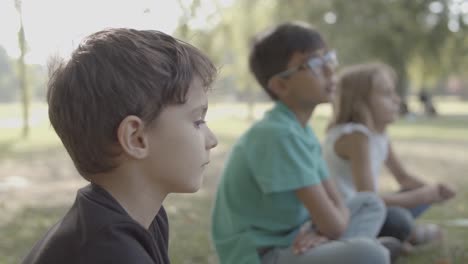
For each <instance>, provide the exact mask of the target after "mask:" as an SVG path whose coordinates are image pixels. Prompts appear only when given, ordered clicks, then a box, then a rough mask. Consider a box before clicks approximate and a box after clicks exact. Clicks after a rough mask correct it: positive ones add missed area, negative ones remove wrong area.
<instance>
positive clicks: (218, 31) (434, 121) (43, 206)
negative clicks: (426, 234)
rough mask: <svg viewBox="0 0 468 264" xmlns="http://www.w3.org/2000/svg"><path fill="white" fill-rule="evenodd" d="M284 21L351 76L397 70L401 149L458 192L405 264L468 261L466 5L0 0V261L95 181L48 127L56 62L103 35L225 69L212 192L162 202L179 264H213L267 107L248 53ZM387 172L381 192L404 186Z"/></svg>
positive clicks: (437, 212)
mask: <svg viewBox="0 0 468 264" xmlns="http://www.w3.org/2000/svg"><path fill="white" fill-rule="evenodd" d="M288 20H303V21H307V22H309V23H311V24H313V25H315V27H316V28H317V29H318V30H319V31H320V32H322V33H323V35H324V37H325V39H326V41H327V42H328V44H329V46H330V47H331V48H334V49H336V51H337V53H338V56H339V60H340V64H341V66H346V65H350V64H354V63H362V62H368V61H382V62H385V63H388V64H390V65H391V66H393V67H394V68H395V70H396V72H397V73H398V75H399V83H398V91H399V93H400V95H401V96H402V98H404V100H403V103H402V107H401V119H400V120H399V121H398V122H397V123H396V124H395V125H393V126H392V127H391V129H390V132H389V133H390V134H391V136H392V137H393V138H394V139H395V142H394V143H395V145H396V151H397V153H398V154H399V155H400V156H401V157H402V159H403V161H404V162H405V164H406V167H408V169H409V170H410V171H412V172H414V173H415V174H417V175H420V176H421V177H422V178H423V179H425V180H426V181H428V182H432V181H444V182H447V183H449V184H452V185H454V186H456V188H457V190H458V196H457V197H456V198H455V199H454V200H451V201H450V202H448V203H446V204H443V205H439V206H435V207H434V208H433V209H432V210H431V211H430V212H429V213H428V214H426V215H425V216H424V217H423V219H421V220H420V221H422V222H429V223H437V224H440V225H443V226H444V227H445V228H446V230H447V235H446V236H445V237H444V240H443V241H442V243H441V244H438V245H432V246H431V245H429V246H427V247H425V248H421V249H419V250H418V252H417V254H413V255H412V256H410V257H406V258H403V259H401V260H400V261H399V263H468V241H466V238H467V237H468V208H467V204H468V191H467V190H468V175H466V174H467V171H468V101H467V100H468V0H438V1H433V0H353V1H348V0H328V1H327V0H307V1H306V0H291V1H286V0H177V1H176V0H172V1H170V0H167V1H163V0H80V1H77V0H22V1H21V0H0V263H1V264H3V263H8V264H9V263H18V262H20V260H21V258H22V257H23V256H24V255H25V254H26V253H27V252H28V250H29V249H30V248H31V247H32V245H33V244H34V242H35V241H36V240H37V239H39V238H40V237H41V236H42V235H43V234H44V232H45V231H46V230H47V229H48V227H50V226H51V225H52V224H54V223H55V222H56V221H57V220H58V219H59V218H60V217H61V216H63V215H64V214H65V212H66V210H67V209H68V207H69V206H70V205H71V203H72V202H73V199H74V197H75V193H76V189H77V188H79V187H81V186H83V185H85V184H86V182H85V181H84V180H82V179H81V178H80V176H79V175H78V173H77V172H76V170H75V169H74V167H73V164H72V162H71V160H70V159H69V157H68V156H67V153H66V151H65V150H64V148H63V147H62V145H61V142H60V140H59V139H58V137H57V136H56V134H55V132H54V131H53V129H52V128H51V126H50V123H49V120H48V116H47V104H46V102H45V94H46V83H47V62H48V59H49V58H50V56H57V55H59V56H65V57H66V56H68V55H69V54H70V52H71V51H72V50H73V48H75V47H76V45H77V44H78V43H79V42H80V40H81V39H82V38H83V37H84V36H86V35H88V34H90V33H92V32H95V31H98V30H101V29H103V28H105V27H133V28H138V29H157V30H161V31H164V32H166V33H169V34H173V35H174V36H176V37H178V38H180V39H183V40H186V41H188V42H190V43H192V44H194V45H195V46H197V47H199V48H200V49H202V50H203V51H205V52H206V53H207V54H209V56H210V57H211V58H212V59H213V60H214V62H215V63H216V65H217V66H218V67H219V69H220V73H219V77H218V80H217V82H216V83H215V85H214V87H213V90H212V91H211V94H210V110H209V113H208V117H207V119H208V122H209V125H210V126H211V128H212V129H213V130H214V132H215V133H216V134H217V136H218V138H219V141H220V144H219V146H218V147H217V148H216V149H215V150H214V151H213V153H212V156H213V157H212V162H211V164H210V167H209V169H208V170H207V172H206V175H205V176H206V177H205V182H204V185H203V188H202V189H201V190H200V191H199V192H198V193H196V194H186V195H181V194H178V195H171V196H170V197H168V199H167V200H166V202H165V206H166V208H167V210H168V212H169V216H170V225H171V232H170V236H171V238H170V254H171V257H172V261H173V263H175V264H185V263H217V260H216V257H215V253H214V251H213V247H212V245H211V242H210V238H209V227H210V211H211V205H212V198H213V195H214V192H215V190H216V184H217V180H218V177H219V175H220V172H221V170H222V168H223V164H224V160H225V158H226V155H227V153H228V152H229V150H230V147H231V146H232V144H233V142H234V141H235V140H236V139H237V138H238V137H239V136H240V135H241V134H242V133H243V132H244V131H245V129H247V128H248V127H249V125H250V124H251V122H253V121H254V120H256V119H258V118H261V116H262V115H263V113H264V111H265V110H266V109H268V107H269V106H271V103H270V102H269V100H268V99H267V97H266V96H265V94H264V92H263V91H262V89H261V88H260V87H259V86H258V85H257V84H256V83H255V81H254V79H253V78H252V76H251V75H250V73H249V71H248V66H247V57H248V50H249V43H250V40H251V37H252V36H253V34H255V33H257V32H259V31H261V30H264V29H266V28H268V27H270V26H272V25H274V24H277V23H280V22H283V21H288ZM330 114H331V109H330V106H328V105H323V106H320V107H319V108H318V109H317V111H316V113H314V116H313V118H312V120H311V125H312V126H313V127H314V129H315V130H316V131H317V133H318V135H319V138H320V139H321V140H322V139H323V134H324V129H325V126H326V125H327V122H328V120H329V118H330ZM382 173H383V174H384V181H383V184H382V186H381V188H382V191H389V190H395V188H396V184H395V182H394V181H393V180H392V179H391V178H390V177H386V176H388V172H387V171H383V172H382ZM188 201H190V202H188Z"/></svg>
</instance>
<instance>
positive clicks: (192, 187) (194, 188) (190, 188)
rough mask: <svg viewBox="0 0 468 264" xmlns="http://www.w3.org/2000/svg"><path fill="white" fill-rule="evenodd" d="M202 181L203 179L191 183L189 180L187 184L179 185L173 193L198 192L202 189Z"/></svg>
mask: <svg viewBox="0 0 468 264" xmlns="http://www.w3.org/2000/svg"><path fill="white" fill-rule="evenodd" d="M202 182H203V181H202V180H201V179H200V180H199V181H198V182H195V181H194V182H191V184H190V183H188V182H187V184H185V185H182V186H179V188H177V190H174V191H173V193H196V192H198V191H199V190H200V188H201V186H202Z"/></svg>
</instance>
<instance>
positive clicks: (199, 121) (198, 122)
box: [194, 119, 206, 128]
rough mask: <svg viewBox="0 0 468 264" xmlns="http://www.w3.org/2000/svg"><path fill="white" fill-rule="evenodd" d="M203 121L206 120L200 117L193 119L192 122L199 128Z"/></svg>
mask: <svg viewBox="0 0 468 264" xmlns="http://www.w3.org/2000/svg"><path fill="white" fill-rule="evenodd" d="M205 123H206V121H205V120H204V119H200V120H197V121H195V123H194V124H195V127H196V128H199V127H200V126H201V125H203V124H205Z"/></svg>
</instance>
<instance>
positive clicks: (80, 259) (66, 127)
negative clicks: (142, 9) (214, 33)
mask: <svg viewBox="0 0 468 264" xmlns="http://www.w3.org/2000/svg"><path fill="white" fill-rule="evenodd" d="M215 75H216V69H215V67H214V66H213V64H212V62H211V61H210V60H209V59H208V58H207V57H206V56H205V55H204V54H203V53H202V52H200V51H199V50H197V49H196V48H195V47H193V46H191V45H190V44H188V43H184V42H182V41H180V40H177V39H175V38H173V37H171V36H169V35H167V34H164V33H162V32H159V31H154V30H134V29H125V28H116V29H106V30H103V31H100V32H97V33H94V34H92V35H90V36H89V37H87V38H86V39H85V40H84V41H83V42H82V43H81V44H80V45H79V47H78V48H77V49H76V50H75V51H74V52H73V54H72V56H71V58H70V60H68V61H67V62H62V63H60V65H59V66H58V67H57V68H56V70H55V71H54V72H53V74H52V75H51V78H50V81H49V84H48V89H49V90H48V94H47V99H48V103H49V117H50V121H51V123H52V126H53V127H54V129H55V131H56V132H57V134H58V135H59V137H60V139H61V140H62V142H63V144H64V146H65V148H66V149H67V151H68V153H69V155H70V157H71V158H72V160H73V162H74V164H75V166H76V168H77V170H78V172H79V173H80V174H81V175H82V176H83V177H84V178H85V179H86V180H88V181H90V184H89V185H88V186H86V187H84V188H82V189H80V190H79V191H78V194H77V197H76V200H75V202H74V204H73V206H72V208H71V209H70V210H69V211H68V213H67V214H66V215H65V216H64V217H63V219H61V220H60V221H59V223H57V224H56V225H55V226H53V227H52V228H51V229H50V230H49V231H48V232H47V234H46V235H45V236H44V237H43V238H42V239H41V240H40V241H39V242H38V243H37V244H36V245H35V246H34V248H33V249H32V251H31V252H30V253H29V254H28V256H27V257H26V258H25V260H24V262H23V263H48V264H54V263H87V264H90V263H100V264H101V263H113V264H115V263H148V264H150V263H169V262H170V261H169V258H168V251H167V250H168V219H167V215H166V212H165V210H164V207H163V206H162V203H163V201H164V199H165V197H166V196H167V195H168V194H169V193H190V192H196V191H197V190H198V189H199V188H200V185H201V181H202V174H203V170H204V168H205V166H206V165H207V164H208V162H209V153H210V149H211V148H213V147H215V146H216V144H217V139H216V137H215V136H214V135H213V133H212V132H211V131H210V129H209V128H208V127H207V125H206V123H205V119H204V118H205V115H206V112H207V109H208V102H207V94H206V92H207V88H208V87H209V86H210V85H211V83H212V82H213V80H214V77H215Z"/></svg>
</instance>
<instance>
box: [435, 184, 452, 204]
mask: <svg viewBox="0 0 468 264" xmlns="http://www.w3.org/2000/svg"><path fill="white" fill-rule="evenodd" d="M437 186H438V187H439V195H440V197H441V198H442V201H446V200H449V199H452V198H453V197H455V195H456V192H455V190H454V189H453V188H452V187H450V186H448V185H446V184H444V183H439V184H437Z"/></svg>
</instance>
